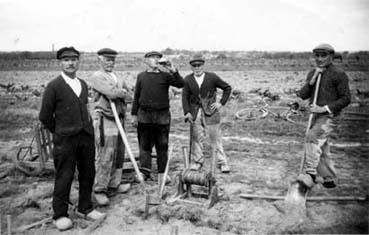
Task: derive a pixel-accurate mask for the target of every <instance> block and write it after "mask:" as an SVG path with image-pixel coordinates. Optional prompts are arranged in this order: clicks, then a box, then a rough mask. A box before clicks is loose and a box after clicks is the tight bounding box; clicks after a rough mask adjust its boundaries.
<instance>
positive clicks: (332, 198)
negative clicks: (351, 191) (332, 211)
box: [240, 194, 368, 201]
mask: <svg viewBox="0 0 369 235" xmlns="http://www.w3.org/2000/svg"><path fill="white" fill-rule="evenodd" d="M240 197H241V198H245V199H264V200H284V199H285V197H284V196H273V195H272V196H270V195H255V194H241V195H240ZM306 200H307V201H367V200H368V198H367V197H361V196H327V197H322V196H315V197H307V198H306Z"/></svg>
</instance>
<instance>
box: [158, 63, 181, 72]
mask: <svg viewBox="0 0 369 235" xmlns="http://www.w3.org/2000/svg"><path fill="white" fill-rule="evenodd" d="M158 69H159V70H160V71H162V72H166V73H175V72H177V68H176V67H175V66H174V65H173V63H171V62H169V63H168V65H161V64H158Z"/></svg>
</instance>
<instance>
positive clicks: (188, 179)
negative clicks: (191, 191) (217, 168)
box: [182, 170, 211, 187]
mask: <svg viewBox="0 0 369 235" xmlns="http://www.w3.org/2000/svg"><path fill="white" fill-rule="evenodd" d="M210 176H211V174H210V173H209V172H208V173H203V172H197V171H193V170H184V171H183V172H182V181H183V183H187V184H195V185H201V186H207V187H208V186H209V180H210Z"/></svg>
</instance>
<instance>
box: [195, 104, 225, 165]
mask: <svg viewBox="0 0 369 235" xmlns="http://www.w3.org/2000/svg"><path fill="white" fill-rule="evenodd" d="M191 125H192V128H193V130H192V146H191V158H192V159H191V161H193V162H195V163H200V164H203V163H204V154H203V149H204V142H205V137H206V134H207V132H208V135H209V139H210V145H211V149H212V153H214V154H215V155H216V159H217V164H218V165H228V160H227V156H226V154H225V152H224V149H223V144H222V133H221V130H220V124H219V123H218V124H210V125H209V124H208V125H207V124H206V123H205V118H204V114H203V112H202V111H199V114H198V116H197V118H196V120H195V121H194V123H193V124H191Z"/></svg>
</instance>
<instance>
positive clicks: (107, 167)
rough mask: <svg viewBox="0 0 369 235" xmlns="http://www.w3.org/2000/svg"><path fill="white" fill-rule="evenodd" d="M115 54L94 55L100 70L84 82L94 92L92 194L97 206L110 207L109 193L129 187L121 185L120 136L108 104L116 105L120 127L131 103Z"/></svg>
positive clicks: (111, 52)
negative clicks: (96, 56)
mask: <svg viewBox="0 0 369 235" xmlns="http://www.w3.org/2000/svg"><path fill="white" fill-rule="evenodd" d="M117 54H118V53H117V52H116V51H115V50H112V49H110V48H103V49H101V50H99V51H98V52H97V55H98V61H99V65H100V70H99V71H97V72H95V73H94V74H93V75H92V77H90V78H89V79H88V80H87V82H88V84H89V85H90V87H91V88H92V89H93V95H92V96H93V98H92V103H93V104H92V106H93V126H94V130H95V146H96V178H95V184H94V195H95V199H96V202H97V204H98V205H100V206H106V205H108V204H109V198H108V194H109V193H110V192H118V193H126V192H127V191H128V190H129V188H130V184H121V183H120V182H121V179H122V172H123V161H124V153H125V148H124V144H123V141H122V139H121V137H120V135H119V130H118V127H117V124H116V122H115V119H114V114H113V111H112V109H111V106H110V101H113V102H114V103H115V106H116V108H117V112H118V115H119V117H120V121H121V124H122V126H123V127H124V119H125V116H126V109H127V102H126V101H127V99H128V100H131V97H130V94H129V89H128V86H127V84H126V83H125V81H124V80H123V79H122V78H121V77H119V76H117V75H116V74H115V73H114V72H113V69H114V65H115V59H116V56H117Z"/></svg>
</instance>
